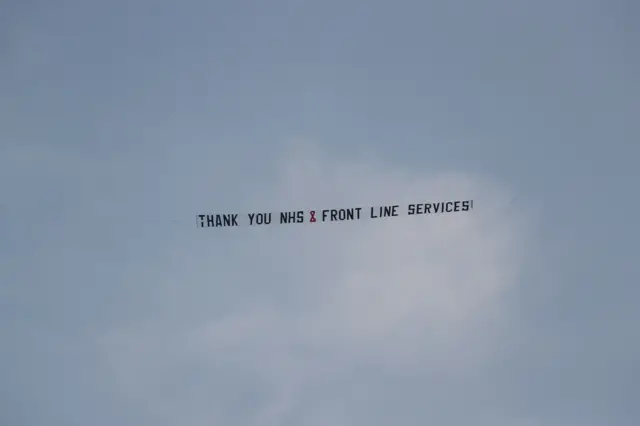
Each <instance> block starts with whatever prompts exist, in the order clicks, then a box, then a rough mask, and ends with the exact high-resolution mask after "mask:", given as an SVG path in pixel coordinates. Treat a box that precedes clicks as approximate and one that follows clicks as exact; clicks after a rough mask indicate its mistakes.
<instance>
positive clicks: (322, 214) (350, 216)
mask: <svg viewBox="0 0 640 426" xmlns="http://www.w3.org/2000/svg"><path fill="white" fill-rule="evenodd" d="M472 209H473V200H464V201H439V202H431V203H414V204H408V205H405V206H402V208H401V206H400V205H399V204H393V205H381V206H370V207H349V208H338V209H335V208H334V209H322V210H293V211H281V212H277V213H272V212H254V213H244V214H239V213H206V214H198V215H196V224H197V227H198V228H220V227H237V226H268V225H274V224H279V225H288V224H292V223H310V224H317V223H318V222H344V221H357V220H363V219H384V218H393V217H399V216H413V215H431V214H443V213H459V212H468V211H470V210H472Z"/></svg>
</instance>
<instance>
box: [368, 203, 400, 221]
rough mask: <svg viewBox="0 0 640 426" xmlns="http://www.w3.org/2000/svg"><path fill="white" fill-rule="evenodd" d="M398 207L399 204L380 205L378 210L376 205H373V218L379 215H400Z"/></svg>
mask: <svg viewBox="0 0 640 426" xmlns="http://www.w3.org/2000/svg"><path fill="white" fill-rule="evenodd" d="M398 207H399V206H397V205H394V206H382V207H378V208H377V211H376V210H375V207H371V218H372V219H376V218H378V217H392V216H398ZM376 214H377V215H376Z"/></svg>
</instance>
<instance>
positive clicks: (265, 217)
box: [249, 213, 271, 225]
mask: <svg viewBox="0 0 640 426" xmlns="http://www.w3.org/2000/svg"><path fill="white" fill-rule="evenodd" d="M253 217H255V220H256V225H269V224H270V223H271V213H254V214H252V215H249V220H251V221H252V223H253Z"/></svg>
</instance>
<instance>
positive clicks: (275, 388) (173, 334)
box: [100, 142, 531, 425]
mask: <svg viewBox="0 0 640 426" xmlns="http://www.w3.org/2000/svg"><path fill="white" fill-rule="evenodd" d="M296 146H297V147H296V148H295V149H293V150H290V151H288V152H286V153H285V155H283V156H282V157H281V158H282V164H281V165H280V166H279V170H280V175H279V179H278V181H277V182H276V183H275V184H273V185H268V186H271V188H264V189H263V190H261V191H260V193H259V194H256V197H255V205H256V206H258V205H263V206H265V211H272V210H276V209H273V207H277V206H291V208H292V209H295V208H296V206H299V207H301V208H305V209H310V208H317V209H322V208H334V207H335V208H339V207H349V206H358V205H360V206H364V207H366V206H372V205H373V206H375V205H383V204H385V203H388V204H400V206H401V209H402V210H404V206H406V205H407V204H409V203H416V202H428V201H438V200H457V199H459V200H467V199H474V200H475V209H474V210H473V211H471V212H466V213H462V212H461V213H457V214H448V215H447V214H445V215H438V216H433V215H432V216H426V215H425V216H402V217H398V218H393V219H378V220H363V221H360V222H354V223H347V222H342V223H316V224H315V225H314V224H298V225H293V224H292V225H277V224H274V225H271V226H269V227H263V228H258V227H256V228H245V229H242V228H239V229H236V230H233V231H227V230H210V229H209V230H201V232H203V233H207V234H208V238H211V239H216V238H218V237H217V234H221V233H224V232H235V233H236V235H237V237H238V238H245V239H246V240H247V241H246V243H245V246H244V250H245V253H244V254H243V255H242V256H243V258H245V259H246V263H245V265H246V268H240V269H237V270H236V271H235V272H234V273H232V274H229V275H227V276H226V277H222V276H220V274H219V273H217V272H216V266H217V265H218V263H219V260H218V259H217V257H218V256H220V255H219V254H212V255H211V256H212V258H211V260H212V261H211V262H206V260H204V258H203V261H202V262H199V263H197V264H192V265H191V266H192V267H195V268H197V275H198V276H200V277H203V278H202V280H203V281H206V280H207V279H208V280H211V282H212V285H214V283H215V285H216V286H221V287H222V286H234V285H235V282H237V281H244V280H247V279H250V277H251V276H260V277H262V278H263V279H265V280H267V281H269V282H274V283H275V285H274V286H271V287H270V288H268V289H258V290H257V291H258V293H259V294H258V295H256V294H247V297H246V302H242V301H237V302H235V303H234V304H233V305H230V306H227V309H226V310H224V311H223V312H219V311H218V312H216V311H215V310H212V312H211V315H209V316H208V317H207V316H204V317H202V318H200V319H199V320H198V321H193V322H192V323H190V324H185V325H183V326H176V325H171V324H170V323H167V322H166V321H165V322H160V323H150V324H149V323H148V324H143V325H140V326H136V325H135V324H125V325H123V326H122V327H119V328H116V329H113V330H110V332H109V333H107V335H106V336H104V337H103V338H102V339H100V342H101V343H100V344H101V348H102V350H103V351H104V356H105V362H106V364H107V365H108V366H109V368H110V369H112V371H113V375H110V377H112V378H113V379H115V380H114V382H113V385H114V386H115V387H116V388H117V389H118V390H119V391H120V392H122V395H123V396H126V395H129V396H130V397H131V398H132V399H133V400H135V401H140V402H144V405H147V404H152V405H153V406H154V407H156V408H155V411H156V412H157V415H158V416H160V417H162V416H163V414H162V413H163V412H164V410H168V411H169V412H171V413H173V412H174V407H183V405H182V404H188V405H189V404H191V405H190V406H192V407H193V409H192V410H190V415H192V416H194V418H193V419H188V420H187V419H185V420H183V421H182V422H183V424H192V423H189V422H192V421H193V424H205V423H206V421H209V422H215V423H218V422H222V423H224V424H256V425H257V424H274V425H275V424H310V425H311V424H321V423H322V422H325V421H337V422H338V423H340V421H342V422H346V423H344V424H361V422H367V423H370V422H371V421H372V419H367V418H365V417H362V416H363V413H361V412H360V411H359V409H357V408H355V409H349V408H348V405H349V404H348V401H350V400H351V399H352V398H354V397H355V398H362V399H363V402H364V401H366V398H367V397H366V395H367V393H371V394H373V395H376V394H377V395H379V396H380V395H384V394H385V393H386V392H390V391H391V392H393V391H392V390H391V389H388V388H386V386H385V385H384V383H385V380H384V379H383V378H384V377H386V376H389V377H391V380H398V378H399V377H400V378H401V377H403V376H405V375H409V377H410V376H412V375H421V374H428V373H432V374H436V375H438V376H441V377H444V378H445V380H446V377H448V376H452V377H455V378H458V379H459V378H460V377H463V376H464V375H465V374H466V373H467V372H469V371H471V372H472V371H474V369H478V368H482V366H483V365H484V364H485V363H486V362H490V361H491V357H492V356H494V355H495V354H496V352H500V351H503V350H504V349H505V347H504V345H505V341H508V339H507V340H505V333H506V334H508V333H509V330H508V325H509V324H510V322H511V321H512V320H513V318H512V315H510V306H509V304H508V303H507V301H506V300H507V299H506V296H508V294H509V293H510V292H513V291H514V290H517V288H518V284H519V277H518V273H519V272H520V270H521V269H520V265H521V264H522V263H523V262H524V261H525V260H526V257H525V253H527V249H528V247H530V243H529V241H530V240H531V236H530V235H529V229H528V228H527V225H528V224H529V222H528V221H527V217H526V215H524V214H523V213H524V212H522V211H518V210H517V209H516V208H514V207H513V205H512V204H511V203H510V201H511V195H510V193H509V191H508V189H507V188H504V187H502V186H501V185H500V184H499V183H495V182H490V181H487V180H485V179H483V178H482V177H477V176H470V175H467V174H465V173H451V174H449V175H446V174H445V175H433V174H430V173H429V172H428V171H424V172H418V173H413V174H407V173H403V172H402V171H399V170H394V169H393V168H391V167H389V166H388V165H385V164H384V163H377V164H376V163H375V162H373V163H372V162H367V164H366V165H365V164H358V163H357V162H354V161H344V160H339V159H337V158H335V157H334V156H331V155H328V154H327V153H325V152H322V151H321V150H317V149H316V150H314V149H313V148H314V145H311V144H306V143H301V142H299V143H298V144H297V145H296ZM316 148H317V147H316ZM265 186H267V185H265ZM258 211H259V210H258ZM194 255H196V253H191V252H190V251H189V250H186V252H185V253H181V254H180V255H179V256H178V257H177V258H175V259H173V260H171V261H170V262H169V263H168V264H164V265H158V267H159V268H160V270H161V271H163V270H165V269H171V268H179V267H180V263H181V262H182V261H184V260H183V259H187V258H191V257H192V256H194ZM161 275H162V273H161ZM166 275H167V276H172V275H173V274H172V273H171V272H168V273H166ZM204 277H207V278H204ZM165 285H169V286H170V287H172V288H174V290H175V291H176V292H179V291H180V290H179V289H180V287H182V286H184V285H185V283H183V282H179V281H176V282H171V283H168V284H165ZM192 295H193V297H199V296H198V295H197V294H195V293H192ZM164 302H165V303H167V304H168V305H171V301H169V300H167V301H164ZM216 304H217V301H216ZM177 309H187V310H188V309H189V308H188V306H186V305H183V306H182V307H181V308H177ZM176 315H179V312H177V313H176ZM196 365H197V366H198V367H197V369H199V370H200V371H199V372H197V373H196V372H194V374H196V376H199V377H202V376H208V377H210V380H211V382H210V383H209V385H208V386H209V391H208V392H205V393H204V394H201V395H199V396H198V398H197V399H196V400H193V396H194V393H193V392H194V388H195V387H197V384H195V383H194V382H192V381H190V380H186V382H185V379H184V378H181V379H179V381H178V382H177V383H175V382H168V383H163V384H159V383H158V382H157V380H158V379H159V378H165V379H164V380H167V379H166V378H167V377H178V376H179V375H181V374H184V373H179V372H182V368H196V367H195V366H196ZM394 378H395V379H394ZM381 382H382V383H381ZM181 383H182V384H181ZM241 384H243V385H241ZM165 386H166V388H165ZM357 389H359V390H357ZM241 390H242V391H243V392H249V393H250V394H251V393H257V394H258V395H257V396H255V397H254V398H256V399H255V400H254V401H253V402H247V401H245V402H244V403H243V404H242V406H241V407H238V408H234V405H233V398H234V395H235V396H236V397H239V395H237V392H240V391H241ZM169 391H170V392H173V394H172V397H171V398H170V399H169V400H165V399H164V398H167V396H163V395H164V392H169ZM354 392H355V394H354ZM336 404H338V406H339V404H346V406H344V407H343V408H340V409H339V408H337V406H336ZM378 408H379V409H380V408H381V407H378ZM415 408H417V407H415ZM323 416H329V418H326V417H323ZM333 416H337V417H336V418H334V417H333ZM172 421H174V420H171V421H168V420H165V421H164V422H166V424H170V423H171V422H172ZM200 422H201V423H200ZM384 423H386V420H380V423H379V424H384ZM163 424H165V423H163ZM209 424H210V423H209Z"/></svg>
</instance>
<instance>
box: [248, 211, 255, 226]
mask: <svg viewBox="0 0 640 426" xmlns="http://www.w3.org/2000/svg"><path fill="white" fill-rule="evenodd" d="M248 216H249V225H253V218H254V217H255V216H256V214H255V213H249V214H248Z"/></svg>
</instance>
